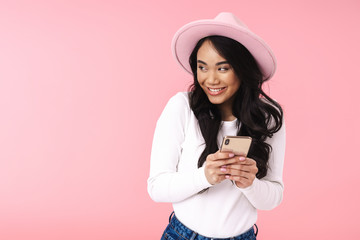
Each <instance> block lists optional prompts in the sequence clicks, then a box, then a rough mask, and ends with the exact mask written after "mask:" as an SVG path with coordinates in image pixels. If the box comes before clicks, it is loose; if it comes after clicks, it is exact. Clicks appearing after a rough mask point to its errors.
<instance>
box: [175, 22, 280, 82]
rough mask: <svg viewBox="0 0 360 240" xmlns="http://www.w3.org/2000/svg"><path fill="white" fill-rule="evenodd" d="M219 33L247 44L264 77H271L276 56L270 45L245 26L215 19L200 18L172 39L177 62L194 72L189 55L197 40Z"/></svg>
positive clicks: (179, 31)
mask: <svg viewBox="0 0 360 240" xmlns="http://www.w3.org/2000/svg"><path fill="white" fill-rule="evenodd" d="M212 35H219V36H224V37H228V38H231V39H234V40H236V41H238V42H239V43H241V44H242V45H243V46H245V47H246V48H247V49H248V50H249V52H250V53H251V54H252V55H253V57H254V58H255V60H256V61H257V63H258V66H259V68H260V71H261V72H262V74H263V79H264V80H268V79H270V78H271V77H272V76H273V75H274V73H275V70H276V58H275V56H274V54H273V52H272V51H271V49H270V47H269V46H268V45H267V44H266V43H265V42H264V41H263V40H262V39H261V38H260V37H259V36H257V35H256V34H254V33H253V32H251V31H250V30H248V29H247V28H245V27H241V26H234V25H231V24H226V23H221V22H219V21H214V20H199V21H195V22H191V23H189V24H186V25H184V26H183V27H182V28H180V29H179V30H178V31H177V32H176V33H175V35H174V37H173V40H172V44H171V45H172V53H173V55H174V57H175V59H176V60H177V62H178V63H179V64H180V65H181V67H183V68H184V69H185V70H186V71H187V72H189V73H191V74H192V71H191V67H190V64H189V57H190V54H191V52H192V51H193V49H194V47H195V46H196V44H197V42H198V41H199V40H200V39H202V38H204V37H207V36H212Z"/></svg>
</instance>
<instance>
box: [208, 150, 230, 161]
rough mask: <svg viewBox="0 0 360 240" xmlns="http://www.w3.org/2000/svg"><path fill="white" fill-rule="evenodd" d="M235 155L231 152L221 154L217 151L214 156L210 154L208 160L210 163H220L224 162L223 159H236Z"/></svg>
mask: <svg viewBox="0 0 360 240" xmlns="http://www.w3.org/2000/svg"><path fill="white" fill-rule="evenodd" d="M234 156H235V154H234V153H231V152H226V153H225V152H223V153H222V152H219V151H217V152H216V153H213V154H209V155H208V156H207V158H206V160H209V161H218V160H222V159H229V158H232V157H234Z"/></svg>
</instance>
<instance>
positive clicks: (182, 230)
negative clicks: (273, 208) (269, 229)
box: [161, 213, 257, 240]
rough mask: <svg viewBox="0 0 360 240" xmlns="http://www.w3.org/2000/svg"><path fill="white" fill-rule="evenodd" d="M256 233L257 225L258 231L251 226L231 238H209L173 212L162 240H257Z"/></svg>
mask: <svg viewBox="0 0 360 240" xmlns="http://www.w3.org/2000/svg"><path fill="white" fill-rule="evenodd" d="M255 226H256V225H255ZM256 235H257V226H256V233H255V232H254V228H250V229H249V230H248V231H247V232H245V233H243V234H241V235H238V236H235V237H231V238H208V237H205V236H202V235H200V234H198V233H196V232H194V231H193V230H191V229H190V228H188V227H186V226H185V225H184V224H182V223H181V222H180V221H179V220H178V219H177V218H176V216H175V214H174V213H172V214H171V215H170V218H169V225H168V226H167V227H166V229H165V231H164V233H163V235H162V237H161V240H166V239H168V240H256Z"/></svg>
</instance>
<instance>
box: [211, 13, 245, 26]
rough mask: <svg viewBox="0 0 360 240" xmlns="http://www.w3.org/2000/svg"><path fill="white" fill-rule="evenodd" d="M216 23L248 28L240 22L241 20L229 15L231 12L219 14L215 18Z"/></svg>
mask: <svg viewBox="0 0 360 240" xmlns="http://www.w3.org/2000/svg"><path fill="white" fill-rule="evenodd" d="M214 20H215V21H218V22H223V23H226V24H231V25H235V26H240V27H244V28H248V27H247V26H246V25H245V23H243V22H242V21H240V19H238V18H237V17H236V16H235V15H234V14H232V13H229V12H221V13H219V14H218V15H217V16H216V17H215V18H214Z"/></svg>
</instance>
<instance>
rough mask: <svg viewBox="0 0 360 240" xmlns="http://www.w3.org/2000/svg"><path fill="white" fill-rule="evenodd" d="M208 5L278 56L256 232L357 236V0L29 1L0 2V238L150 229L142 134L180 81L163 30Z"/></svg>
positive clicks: (153, 235)
mask: <svg viewBox="0 0 360 240" xmlns="http://www.w3.org/2000/svg"><path fill="white" fill-rule="evenodd" d="M130 2H131V3H130ZM220 11H231V12H233V13H235V14H236V15H237V16H239V18H240V19H242V20H243V21H244V22H245V23H246V24H247V25H248V26H249V27H250V29H252V30H253V31H254V32H256V33H258V34H259V35H260V36H262V37H263V38H264V39H265V40H266V41H267V42H268V44H269V45H270V46H271V47H272V49H273V51H274V52H275V55H276V56H277V59H278V70H277V72H276V74H275V77H274V78H273V79H272V81H271V82H270V83H269V84H268V85H267V86H266V89H267V91H268V92H269V93H270V95H271V96H272V97H273V98H275V99H277V100H278V101H279V102H280V103H282V105H283V107H284V109H285V117H286V125H287V151H286V163H285V172H284V180H285V196H284V201H283V203H282V204H281V205H280V206H279V207H278V208H276V209H275V210H273V211H261V212H259V221H258V225H259V228H260V233H259V239H294V240H296V239H299V240H300V239H356V238H360V228H359V227H358V216H359V212H360V211H359V210H360V207H359V204H358V198H359V187H358V185H359V180H360V174H359V173H358V170H357V169H358V168H359V167H360V164H359V157H358V156H359V155H358V153H357V150H358V146H357V145H358V136H359V133H360V131H359V121H360V117H359V115H360V111H359V109H360V108H359V107H358V106H357V102H358V99H357V92H358V89H359V87H360V83H359V82H360V81H359V80H360V79H359V69H360V68H359V53H360V47H359V42H360V31H359V26H358V25H359V22H360V15H359V14H358V13H359V11H360V2H359V1H356V0H344V1H325V0H324V1H313V0H311V1H310V0H308V1H304V0H302V1H300V0H299V1H280V0H274V1H266V0H260V1H239V0H234V1H221V2H219V1H202V0H199V1H193V0H186V1H177V2H174V1H165V0H164V1H79V0H76V1H45V0H43V1H1V2H0V112H1V117H0V239H3V240H22V239H26V240H35V239H36V240H45V239H46V240H50V239H51V240H53V239H54V240H55V239H68V240H71V239H90V240H93V239H106V240H113V239H160V235H161V233H162V231H163V229H164V228H165V226H166V224H167V219H168V215H169V214H170V211H171V205H170V204H169V203H154V202H152V200H151V199H150V198H149V196H148V194H147V190H146V180H147V177H148V172H149V156H150V149H151V142H152V135H153V131H154V127H155V123H156V120H157V118H158V116H159V115H160V113H161V111H162V109H163V107H164V106H165V104H166V102H167V100H168V99H169V98H170V97H171V96H172V95H174V94H175V93H176V92H178V91H185V90H186V89H187V87H188V85H189V84H190V82H191V77H190V76H189V75H188V74H186V73H185V72H184V71H183V70H181V69H180V68H179V67H178V65H177V63H176V62H175V61H174V60H173V58H172V56H171V51H170V43H171V39H172V36H173V34H174V33H175V31H176V30H177V29H178V28H179V27H180V26H182V25H183V24H185V23H187V22H189V21H193V20H197V19H201V18H213V17H215V16H216V15H217V13H218V12H220ZM145 237H147V238H145Z"/></svg>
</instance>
